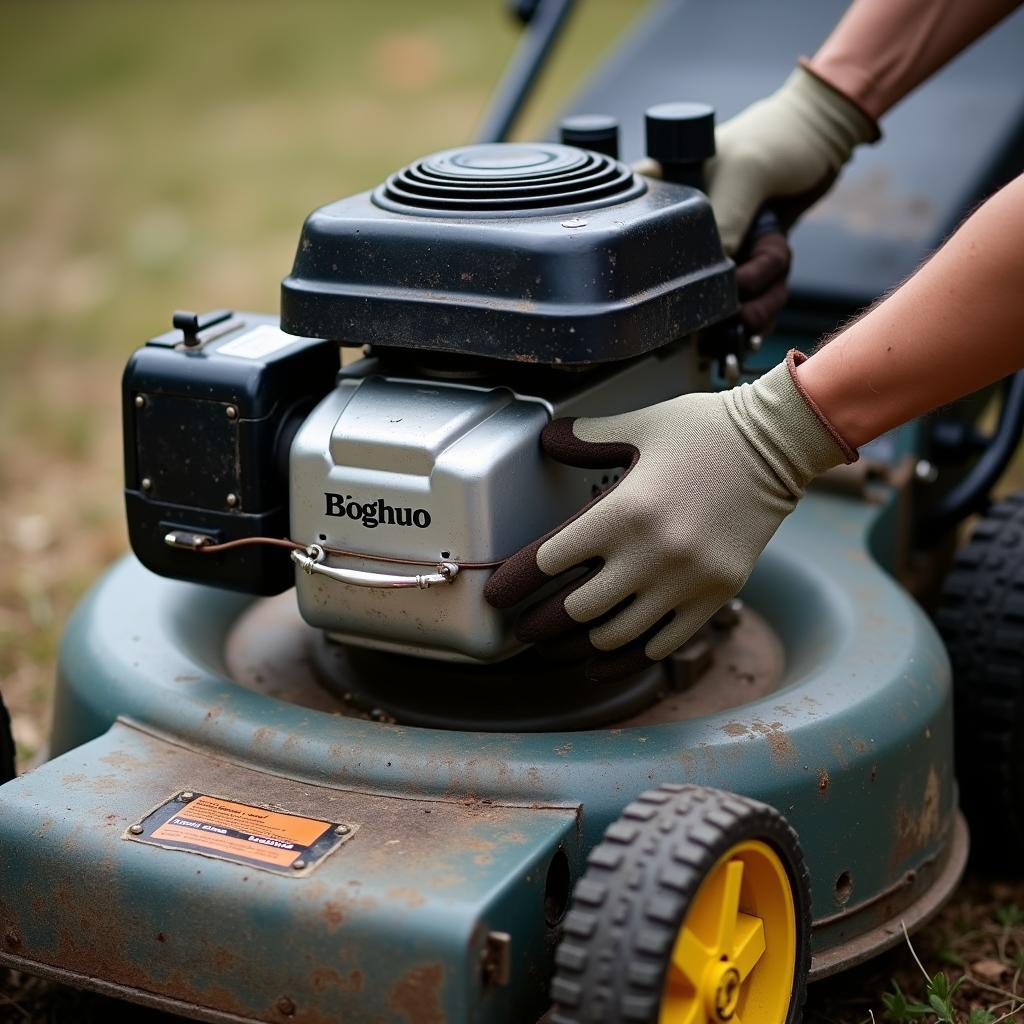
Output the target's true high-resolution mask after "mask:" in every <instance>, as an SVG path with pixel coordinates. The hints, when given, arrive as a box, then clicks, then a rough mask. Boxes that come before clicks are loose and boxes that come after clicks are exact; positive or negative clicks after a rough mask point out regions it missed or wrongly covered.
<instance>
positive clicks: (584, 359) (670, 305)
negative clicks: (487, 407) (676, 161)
mask: <svg viewBox="0 0 1024 1024" xmlns="http://www.w3.org/2000/svg"><path fill="white" fill-rule="evenodd" d="M735 309H736V293H735V282H734V279H733V265H732V263H731V261H730V260H728V259H727V258H726V257H725V256H724V254H723V253H722V249H721V245H720V242H719V239H718V230H717V227H716V226H715V221H714V217H713V215H712V213H711V208H710V206H709V204H708V201H707V199H706V198H705V197H704V196H703V195H702V194H701V193H700V192H698V191H696V190H695V189H691V188H687V187H685V186H682V185H676V184H670V183H667V182H661V181H655V180H651V179H646V178H641V177H639V176H637V175H636V174H634V173H633V172H632V171H631V170H630V169H629V168H628V167H626V166H625V165H624V164H621V163H619V162H618V161H617V160H614V159H612V158H611V157H608V156H605V155H603V154H600V153H594V152H590V151H588V150H582V149H576V148H574V147H572V146H562V145H557V144H555V143H537V144H529V145H523V144H512V143H500V144H493V145H480V146H466V147H463V148H461V149H453V150H447V151H445V152H442V153H436V154H434V155H433V156H428V157H425V158H424V159H422V160H418V161H416V162H415V163H413V164H410V165H409V166H408V167H405V168H403V169H402V170H401V171H399V172H397V173H396V174H393V175H392V176H391V177H390V178H388V180H387V181H386V182H385V183H384V184H383V185H381V186H380V187H379V188H377V189H376V190H374V191H373V192H364V193H362V194H360V195H356V196H352V197H351V198H348V199H342V200H339V201H338V202H335V203H332V204H330V205H329V206H325V207H322V208H321V209H319V210H316V211H315V212H314V213H312V214H311V215H310V216H309V218H308V219H307V220H306V224H305V227H304V228H303V232H302V238H301V240H300V243H299V248H298V252H297V253H296V256H295V263H294V266H293V268H292V273H291V274H290V275H289V276H288V277H287V278H285V280H284V282H283V284H282V296H281V326H282V328H283V329H284V330H285V331H288V332H289V333H292V334H297V335H302V336H304V337H316V338H330V339H332V340H335V341H338V342H340V343H342V344H347V345H362V344H372V345H375V346H385V347H387V346H393V347H398V348H404V349H414V350H421V351H423V350H428V351H438V352H448V353H457V354H462V355H473V356H486V357H491V358H497V359H506V360H515V361H517V362H531V363H542V364H551V365H554V364H568V365H586V364H593V363H607V362H612V361H616V360H621V359H629V358H632V357H634V356H637V355H640V354H642V353H644V352H649V351H651V350H653V349H656V348H660V347H661V346H662V345H665V344H667V343H668V342H670V341H673V340H675V339H677V338H679V337H681V336H683V335H686V334H690V333H692V332H694V331H696V330H699V329H700V328H702V327H705V326H707V325H709V324H711V323H715V322H717V321H720V320H723V319H725V318H726V317H728V316H729V315H731V314H732V313H733V312H735Z"/></svg>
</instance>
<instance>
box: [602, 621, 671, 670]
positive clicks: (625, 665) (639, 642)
mask: <svg viewBox="0 0 1024 1024" xmlns="http://www.w3.org/2000/svg"><path fill="white" fill-rule="evenodd" d="M674 615H675V613H674V612H669V613H668V614H667V615H663V616H662V617H661V618H660V619H659V620H658V621H657V622H656V623H655V624H654V626H653V627H652V628H651V629H649V630H647V632H646V633H644V634H642V635H641V636H639V637H637V639H636V640H634V641H632V642H631V643H628V644H625V645H624V646H622V647H619V648H616V650H614V651H609V652H608V653H602V654H598V655H596V656H595V657H593V658H591V659H590V660H589V661H588V662H587V663H586V664H585V665H584V669H583V672H584V675H585V676H586V677H587V679H588V680H590V682H592V683H610V682H616V681H618V680H620V679H628V678H629V677H630V676H632V675H636V673H637V672H642V671H643V670H644V669H645V668H649V667H650V666H651V665H653V664H654V662H655V659H653V658H651V657H650V656H649V655H648V653H647V646H648V644H649V643H650V641H651V638H652V637H653V636H656V635H657V634H658V633H659V632H660V631H662V630H664V629H668V628H670V627H671V625H672V619H673V616H674Z"/></svg>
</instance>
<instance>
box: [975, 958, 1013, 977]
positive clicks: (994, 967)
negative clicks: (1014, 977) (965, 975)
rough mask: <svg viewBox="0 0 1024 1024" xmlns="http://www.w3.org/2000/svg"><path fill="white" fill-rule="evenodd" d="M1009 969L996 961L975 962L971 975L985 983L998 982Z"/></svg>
mask: <svg viewBox="0 0 1024 1024" xmlns="http://www.w3.org/2000/svg"><path fill="white" fill-rule="evenodd" d="M1009 969H1010V968H1009V967H1008V966H1007V965H1006V964H1004V963H1000V962H999V961H998V960H975V961H974V963H973V964H971V973H972V974H976V975H977V976H978V977H979V978H984V979H985V980H986V981H998V980H999V979H1000V978H1001V977H1002V976H1003V975H1004V974H1005V973H1006V972H1007V971H1008V970H1009Z"/></svg>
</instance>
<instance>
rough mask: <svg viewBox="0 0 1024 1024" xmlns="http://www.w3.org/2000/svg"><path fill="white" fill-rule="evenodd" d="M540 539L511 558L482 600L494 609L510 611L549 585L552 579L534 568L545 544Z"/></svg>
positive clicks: (536, 567) (490, 581) (493, 578)
mask: <svg viewBox="0 0 1024 1024" xmlns="http://www.w3.org/2000/svg"><path fill="white" fill-rule="evenodd" d="M546 539H547V538H546V537H541V538H540V539H539V540H535V541H534V542H533V543H532V544H527V545H526V547H525V548H522V549H521V550H519V551H517V552H516V553H515V554H514V555H510V556H509V557H508V558H506V559H505V561H504V562H502V563H501V565H499V566H498V568H497V569H496V570H495V571H494V573H493V574H492V576H491V578H490V579H489V580H488V581H487V583H486V585H485V586H484V600H485V601H487V603H488V604H489V605H491V606H493V607H494V608H511V607H513V606H514V605H517V604H519V602H520V601H524V600H526V598H527V597H529V596H530V594H532V593H533V592H534V591H536V590H539V589H540V588H541V587H542V586H544V584H546V583H548V582H550V580H551V577H550V576H549V575H548V574H547V573H546V572H544V571H543V570H542V569H541V568H540V566H539V565H538V564H537V552H538V551H539V550H540V546H541V545H542V544H543V543H544V541H545V540H546Z"/></svg>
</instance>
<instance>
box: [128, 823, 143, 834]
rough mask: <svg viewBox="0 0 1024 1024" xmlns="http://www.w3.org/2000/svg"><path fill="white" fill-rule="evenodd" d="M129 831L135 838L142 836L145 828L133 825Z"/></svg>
mask: <svg viewBox="0 0 1024 1024" xmlns="http://www.w3.org/2000/svg"><path fill="white" fill-rule="evenodd" d="M128 831H129V832H131V834H132V835H133V836H141V835H142V832H143V828H142V826H141V825H132V826H131V828H129V829H128Z"/></svg>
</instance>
